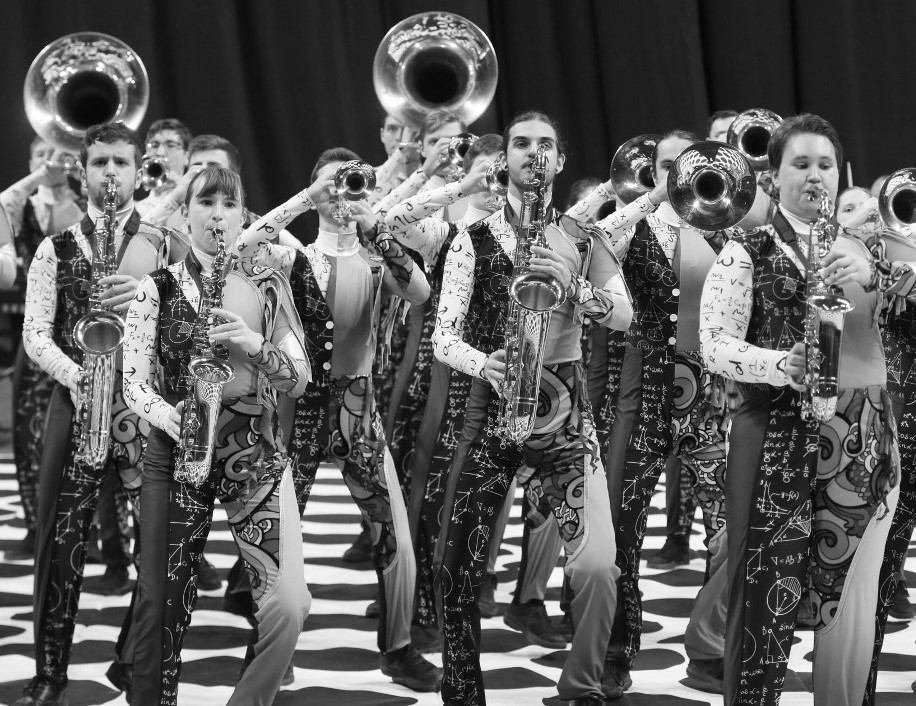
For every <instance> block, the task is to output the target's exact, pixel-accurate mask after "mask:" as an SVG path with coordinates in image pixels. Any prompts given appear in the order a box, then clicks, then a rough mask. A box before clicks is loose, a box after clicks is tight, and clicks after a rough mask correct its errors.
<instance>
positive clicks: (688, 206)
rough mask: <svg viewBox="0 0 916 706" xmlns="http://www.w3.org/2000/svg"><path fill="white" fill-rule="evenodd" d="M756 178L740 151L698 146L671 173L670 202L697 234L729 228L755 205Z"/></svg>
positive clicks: (686, 152)
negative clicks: (701, 231)
mask: <svg viewBox="0 0 916 706" xmlns="http://www.w3.org/2000/svg"><path fill="white" fill-rule="evenodd" d="M756 195H757V178H756V176H755V175H754V170H753V169H752V168H751V164H750V162H748V160H747V157H745V156H744V155H743V154H742V153H741V152H740V151H738V150H737V149H735V148H734V147H729V146H728V145H726V144H725V143H723V142H698V143H696V144H695V145H692V146H690V147H688V148H687V149H685V150H684V151H683V152H681V154H680V155H678V158H677V159H676V160H675V161H674V164H672V165H671V169H670V170H669V171H668V200H669V201H670V202H671V207H672V208H673V209H674V210H675V212H676V213H677V215H678V216H680V218H681V220H683V221H684V222H685V223H687V224H688V225H690V226H692V227H694V228H696V229H697V230H722V229H724V228H730V227H731V226H733V225H735V224H736V223H738V222H739V221H740V220H741V219H742V218H744V217H745V216H746V215H747V214H748V212H749V211H750V210H751V206H753V205H754V198H755V196H756Z"/></svg>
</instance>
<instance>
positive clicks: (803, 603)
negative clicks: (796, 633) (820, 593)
mask: <svg viewBox="0 0 916 706" xmlns="http://www.w3.org/2000/svg"><path fill="white" fill-rule="evenodd" d="M815 625H817V616H816V615H815V614H814V607H813V606H812V605H811V594H810V593H808V591H804V592H802V597H801V600H800V601H799V603H798V615H796V616H795V627H796V628H801V629H802V630H810V629H811V628H813V627H814V626H815Z"/></svg>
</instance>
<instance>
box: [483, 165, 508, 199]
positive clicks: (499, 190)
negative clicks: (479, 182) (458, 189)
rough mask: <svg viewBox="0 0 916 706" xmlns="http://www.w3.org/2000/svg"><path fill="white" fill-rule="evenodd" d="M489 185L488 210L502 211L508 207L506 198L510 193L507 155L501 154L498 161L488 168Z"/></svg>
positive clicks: (485, 177) (486, 178) (486, 175)
mask: <svg viewBox="0 0 916 706" xmlns="http://www.w3.org/2000/svg"><path fill="white" fill-rule="evenodd" d="M484 180H485V181H486V183H487V191H488V192H489V196H487V208H489V209H490V210H492V211H496V210H499V209H501V208H502V207H503V206H505V205H506V196H507V195H508V193H509V165H507V164H506V153H505V152H500V153H499V155H498V156H497V157H496V159H494V160H493V162H492V163H491V164H490V166H489V167H487V173H486V174H485V175H484Z"/></svg>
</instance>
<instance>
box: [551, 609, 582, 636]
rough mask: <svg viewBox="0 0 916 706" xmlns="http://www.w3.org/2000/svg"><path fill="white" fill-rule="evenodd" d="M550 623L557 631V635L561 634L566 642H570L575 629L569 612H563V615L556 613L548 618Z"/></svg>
mask: <svg viewBox="0 0 916 706" xmlns="http://www.w3.org/2000/svg"><path fill="white" fill-rule="evenodd" d="M550 624H551V625H552V626H553V629H554V630H556V631H557V634H558V635H562V636H563V639H564V640H566V641H567V642H572V639H573V635H575V634H576V629H575V627H574V626H573V620H572V615H570V614H569V613H563V615H558V616H556V617H553V618H551V619H550Z"/></svg>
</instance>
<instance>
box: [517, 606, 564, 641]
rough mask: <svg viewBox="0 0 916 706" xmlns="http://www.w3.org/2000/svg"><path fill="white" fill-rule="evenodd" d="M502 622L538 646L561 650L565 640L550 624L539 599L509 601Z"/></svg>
mask: <svg viewBox="0 0 916 706" xmlns="http://www.w3.org/2000/svg"><path fill="white" fill-rule="evenodd" d="M503 622H504V623H505V624H506V625H508V626H509V627H510V628H512V629H513V630H518V631H519V632H520V633H522V634H523V635H524V636H525V638H526V639H527V640H528V642H530V643H532V644H533V645H538V646H540V647H548V648H551V649H554V650H562V649H563V648H564V647H566V640H565V639H564V638H563V636H562V635H560V634H559V633H558V632H557V631H556V630H554V628H553V626H552V625H551V624H550V618H548V617H547V610H546V609H545V608H544V604H543V603H541V602H540V601H529V602H528V603H510V604H509V608H508V609H507V610H506V614H505V615H504V616H503Z"/></svg>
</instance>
